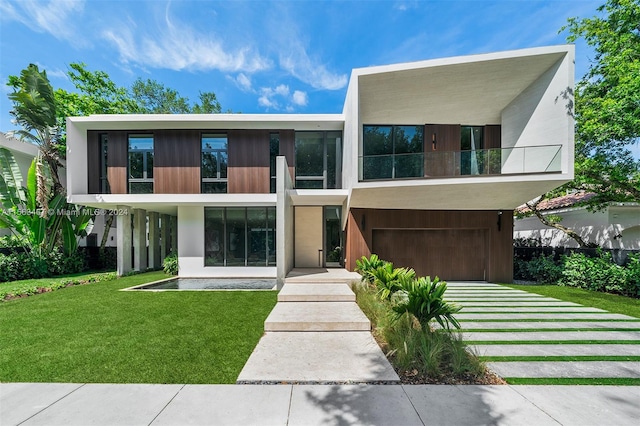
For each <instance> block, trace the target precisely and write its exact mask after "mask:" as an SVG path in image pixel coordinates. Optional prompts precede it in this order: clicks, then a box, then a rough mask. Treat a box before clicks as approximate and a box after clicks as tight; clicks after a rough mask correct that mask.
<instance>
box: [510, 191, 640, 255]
mask: <svg viewBox="0 0 640 426" xmlns="http://www.w3.org/2000/svg"><path fill="white" fill-rule="evenodd" d="M594 195H595V194H593V193H575V194H568V195H565V196H563V197H557V198H553V199H551V200H547V201H543V202H541V203H540V205H539V210H541V211H542V214H543V215H554V216H559V217H560V218H562V221H561V222H560V224H562V225H563V226H565V227H567V228H569V229H572V230H573V231H575V232H577V233H578V235H580V236H581V237H582V239H584V240H585V241H586V242H589V243H596V244H598V246H600V247H602V248H607V249H624V250H640V204H638V203H609V204H608V205H607V206H606V207H605V208H604V209H603V210H600V211H597V212H590V211H588V210H587V208H586V207H576V206H574V205H575V204H576V203H579V202H581V201H586V200H588V199H589V198H591V197H593V196H594ZM519 210H521V211H522V212H526V211H527V210H528V209H527V208H526V206H521V207H520V208H519ZM513 236H514V238H523V239H533V240H536V241H539V243H540V244H541V245H542V246H549V247H578V243H576V241H575V240H574V239H572V238H569V237H568V236H567V234H565V233H564V232H562V231H560V230H558V229H555V228H551V227H549V226H546V225H544V224H543V223H542V222H540V220H539V219H538V218H537V217H535V216H530V217H526V218H522V219H516V220H515V224H514V233H513Z"/></svg>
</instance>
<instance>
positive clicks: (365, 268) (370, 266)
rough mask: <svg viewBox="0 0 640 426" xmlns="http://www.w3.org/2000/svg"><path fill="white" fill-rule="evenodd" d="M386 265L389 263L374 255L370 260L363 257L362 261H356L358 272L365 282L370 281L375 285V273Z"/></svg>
mask: <svg viewBox="0 0 640 426" xmlns="http://www.w3.org/2000/svg"><path fill="white" fill-rule="evenodd" d="M385 263H388V262H386V261H384V260H382V259H380V258H379V257H378V255H377V254H372V255H371V256H369V258H367V257H366V256H362V257H361V258H360V259H358V260H356V272H358V273H360V275H362V280H363V281H368V282H369V283H372V284H373V279H374V278H373V275H372V273H373V271H374V270H376V269H377V268H379V267H380V266H382V265H384V264H385Z"/></svg>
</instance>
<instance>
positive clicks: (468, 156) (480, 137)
mask: <svg viewBox="0 0 640 426" xmlns="http://www.w3.org/2000/svg"><path fill="white" fill-rule="evenodd" d="M485 154H486V152H485V151H484V127H483V126H461V127H460V174H462V175H481V174H483V173H484V169H485V157H486V155H485Z"/></svg>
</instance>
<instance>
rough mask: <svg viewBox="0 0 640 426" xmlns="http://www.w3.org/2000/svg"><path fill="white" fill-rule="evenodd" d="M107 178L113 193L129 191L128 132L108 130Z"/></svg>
mask: <svg viewBox="0 0 640 426" xmlns="http://www.w3.org/2000/svg"><path fill="white" fill-rule="evenodd" d="M108 138H109V139H108V144H107V179H108V180H109V187H110V188H111V193H112V194H126V193H127V162H128V159H127V157H128V155H127V153H128V150H129V143H128V140H127V132H125V131H111V132H108Z"/></svg>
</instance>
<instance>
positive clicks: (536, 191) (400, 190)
mask: <svg viewBox="0 0 640 426" xmlns="http://www.w3.org/2000/svg"><path fill="white" fill-rule="evenodd" d="M556 176H557V179H555V180H552V179H550V177H549V176H547V177H546V180H537V181H536V180H529V181H518V180H516V179H514V180H511V181H507V182H505V181H504V177H502V181H493V182H483V183H478V182H477V181H476V182H472V181H471V180H469V182H467V183H465V182H460V180H457V182H455V183H454V182H452V181H450V182H449V183H451V184H447V183H444V184H443V180H442V179H440V180H439V182H437V183H436V182H435V181H434V182H432V183H431V184H424V185H414V186H402V184H400V185H398V186H385V187H370V188H362V187H360V188H353V189H352V191H351V198H350V200H349V206H350V207H352V208H358V207H360V208H380V209H414V210H423V209H424V210H514V209H515V208H516V207H518V206H520V205H522V204H524V203H526V202H527V201H529V200H531V199H533V198H535V197H537V196H539V195H540V194H543V193H545V192H547V191H549V190H551V189H553V188H556V187H558V186H559V185H561V184H562V183H565V182H567V181H568V180H567V179H566V178H564V176H563V175H559V174H558V175H556Z"/></svg>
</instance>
